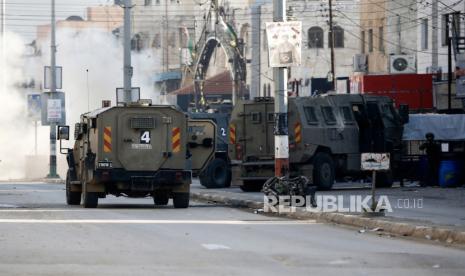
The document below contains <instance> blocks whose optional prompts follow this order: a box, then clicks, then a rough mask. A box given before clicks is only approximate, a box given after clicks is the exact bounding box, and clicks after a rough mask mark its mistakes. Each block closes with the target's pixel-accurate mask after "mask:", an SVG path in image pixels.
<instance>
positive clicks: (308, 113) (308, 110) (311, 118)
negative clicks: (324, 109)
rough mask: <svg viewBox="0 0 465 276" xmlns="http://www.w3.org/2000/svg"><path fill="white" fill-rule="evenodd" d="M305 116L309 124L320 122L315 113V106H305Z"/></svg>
mask: <svg viewBox="0 0 465 276" xmlns="http://www.w3.org/2000/svg"><path fill="white" fill-rule="evenodd" d="M304 111H305V117H306V118H307V123H309V124H317V123H318V118H317V117H316V114H315V109H314V108H313V107H309V106H307V107H305V108H304Z"/></svg>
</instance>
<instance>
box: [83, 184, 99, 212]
mask: <svg viewBox="0 0 465 276" xmlns="http://www.w3.org/2000/svg"><path fill="white" fill-rule="evenodd" d="M86 185H87V184H86V183H84V185H83V192H82V204H83V205H84V208H97V205H98V193H91V192H87V191H86V188H85V186H86Z"/></svg>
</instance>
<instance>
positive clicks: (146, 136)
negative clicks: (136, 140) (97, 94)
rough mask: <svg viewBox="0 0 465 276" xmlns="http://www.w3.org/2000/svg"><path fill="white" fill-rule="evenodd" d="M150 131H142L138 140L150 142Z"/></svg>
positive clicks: (145, 142) (144, 142)
mask: <svg viewBox="0 0 465 276" xmlns="http://www.w3.org/2000/svg"><path fill="white" fill-rule="evenodd" d="M150 140H151V139H150V131H148V130H147V131H144V132H142V134H141V136H140V141H141V143H143V144H150Z"/></svg>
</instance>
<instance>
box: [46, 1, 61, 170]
mask: <svg viewBox="0 0 465 276" xmlns="http://www.w3.org/2000/svg"><path fill="white" fill-rule="evenodd" d="M50 50H51V51H50V56H51V58H50V99H55V98H56V92H57V75H56V69H57V66H56V52H57V46H56V22H55V0H52V22H51V46H50ZM56 128H57V123H56V122H53V121H52V122H50V170H49V174H48V176H47V178H58V177H59V176H58V175H57V151H56V145H57V141H56Z"/></svg>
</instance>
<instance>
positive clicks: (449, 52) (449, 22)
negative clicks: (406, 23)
mask: <svg viewBox="0 0 465 276" xmlns="http://www.w3.org/2000/svg"><path fill="white" fill-rule="evenodd" d="M451 17H452V18H451ZM453 20H455V18H454V17H453V13H449V14H446V38H447V109H448V110H449V111H450V110H451V109H452V78H453V74H452V38H451V30H453V28H452V25H453V23H452V22H453ZM452 35H454V34H452Z"/></svg>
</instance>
